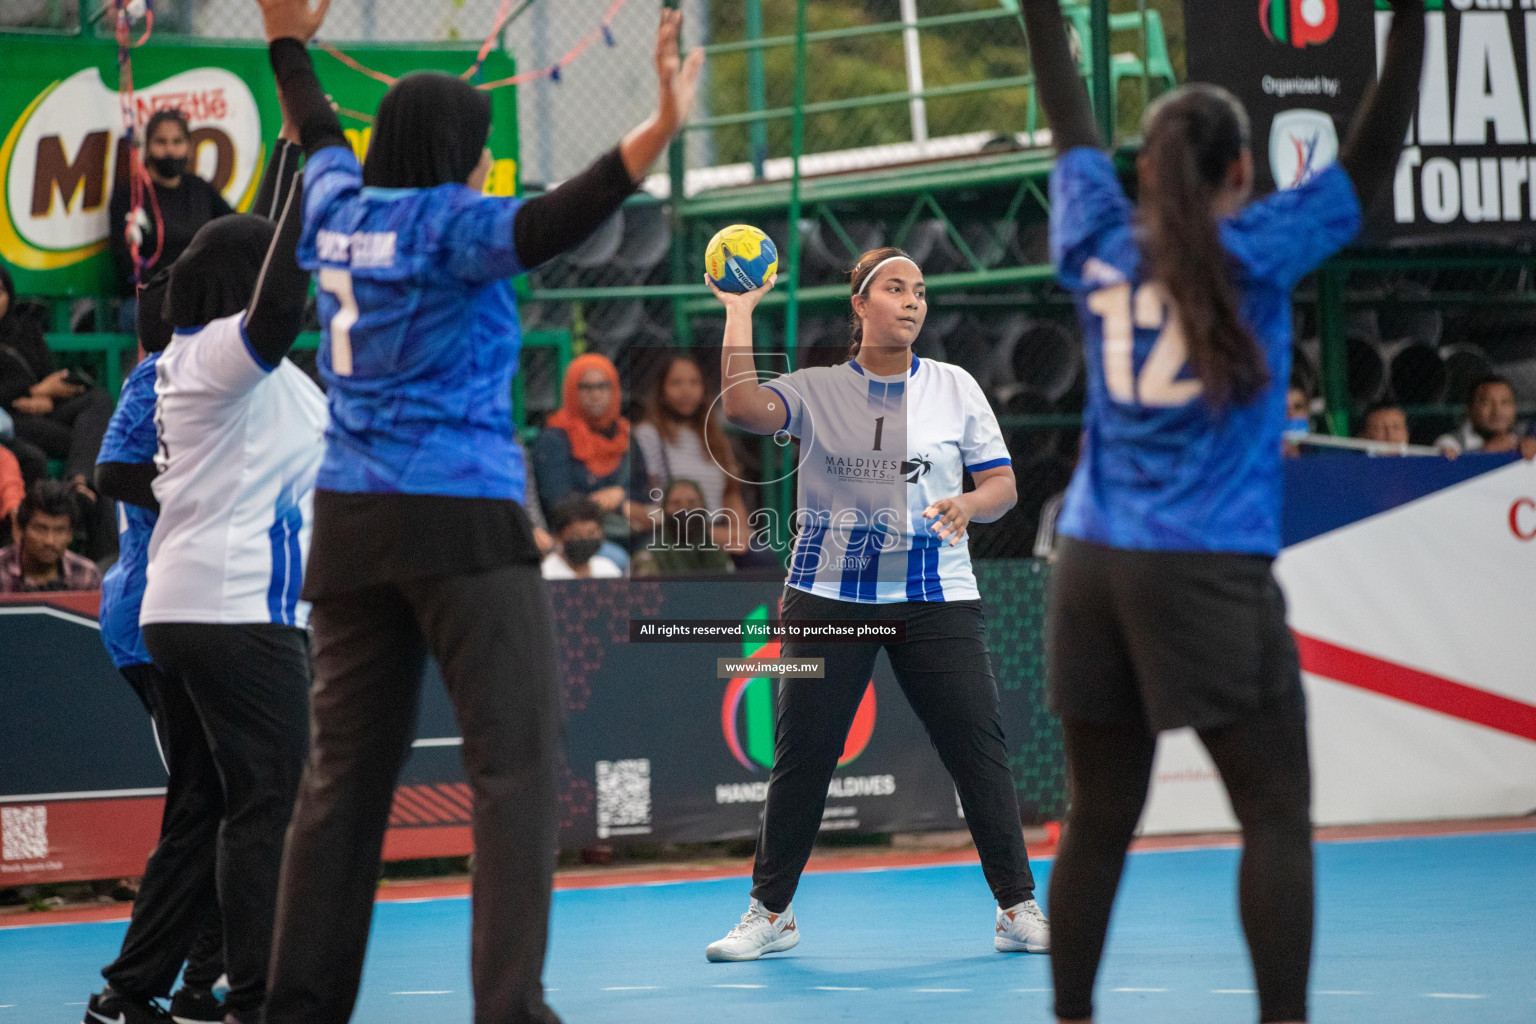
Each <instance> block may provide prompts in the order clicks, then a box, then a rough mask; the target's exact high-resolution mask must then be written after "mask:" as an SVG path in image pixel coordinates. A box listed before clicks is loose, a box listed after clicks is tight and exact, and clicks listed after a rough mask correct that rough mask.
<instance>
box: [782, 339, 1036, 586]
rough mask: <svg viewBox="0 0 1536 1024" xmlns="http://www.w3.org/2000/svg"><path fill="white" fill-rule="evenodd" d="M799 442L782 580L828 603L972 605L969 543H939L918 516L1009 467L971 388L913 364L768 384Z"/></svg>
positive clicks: (823, 372) (949, 367)
mask: <svg viewBox="0 0 1536 1024" xmlns="http://www.w3.org/2000/svg"><path fill="white" fill-rule="evenodd" d="M764 386H765V387H767V388H768V389H770V390H772V391H773V392H774V393H775V394H777V395H778V396H779V397H780V398H782V399H783V400H784V405H785V420H784V430H785V431H786V432H787V433H789V434H791V435H793V436H794V437H797V438H799V439H800V464H799V477H800V481H799V499H798V502H797V506H798V507H797V510H796V518H797V520H798V522H797V524H796V525H797V526H798V535H797V537H796V539H795V548H794V553H793V555H792V556H791V558H790V565H789V577H788V580H787V581H786V582H787V584H788V585H789V586H791V587H794V588H796V589H797V590H804V591H806V592H807V593H811V594H816V595H818V596H820V597H826V598H831V599H833V600H836V601H851V602H857V603H860V604H895V603H899V602H902V601H969V600H976V599H979V597H980V594H979V593H978V591H977V589H976V577H975V575H974V574H973V573H972V571H971V555H970V549H969V546H968V543H969V540H968V536H967V537H965V538H962V539H961V540H960V542H959V543H958V544H956V545H954V546H953V547H952V546H950V544H949V542H948V541H944V540H940V538H939V536H938V534H937V533H936V532H935V530H934V524H935V523H936V522H937V520H936V519H932V520H930V519H924V518H923V510H924V509H926V508H927V507H928V506H929V505H931V504H933V503H934V502H936V501H939V500H940V499H942V498H953V497H956V496H958V495H959V494H960V492H961V490H962V487H963V482H964V473H965V472H966V471H969V472H972V473H978V472H982V471H984V470H988V469H996V468H998V467H1000V466H1008V465H1011V462H1010V460H1009V458H1008V448H1007V446H1006V445H1005V444H1004V443H1003V436H1002V433H1001V431H1000V430H999V429H998V426H997V417H996V416H994V415H993V413H992V407H991V406H990V405H989V404H988V403H987V399H986V396H985V395H984V394H982V391H981V387H980V386H979V385H978V384H977V383H976V381H975V379H974V378H973V377H972V376H971V375H970V374H969V373H967V372H965V371H964V370H963V369H961V368H960V367H958V366H955V365H953V364H950V363H941V362H936V361H934V360H931V359H924V360H919V359H918V358H917V357H916V356H913V357H912V364H911V366H910V367H909V368H908V370H907V372H906V373H903V374H899V375H897V376H891V377H878V376H874V375H872V374H870V373H868V372H867V371H865V369H864V368H863V367H862V366H860V365H859V364H858V363H857V362H848V363H844V364H842V365H839V366H827V367H814V368H809V369H804V370H796V371H795V372H794V373H791V374H786V375H785V376H782V377H776V378H774V379H773V380H771V381H767V382H765V383H764Z"/></svg>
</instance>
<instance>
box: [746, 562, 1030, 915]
mask: <svg viewBox="0 0 1536 1024" xmlns="http://www.w3.org/2000/svg"><path fill="white" fill-rule="evenodd" d="M781 618H783V619H785V620H796V619H862V620H874V619H887V620H905V621H906V624H907V632H906V640H905V641H903V642H901V643H879V642H876V643H860V644H843V643H825V642H820V641H790V642H786V643H785V644H784V647H783V653H782V656H783V657H785V658H824V659H826V662H825V669H826V672H825V678H823V679H786V680H783V681H782V682H781V683H780V684H779V689H778V699H777V705H778V706H777V716H776V719H775V723H774V749H773V770H772V771H771V772H770V773H769V776H768V804H767V807H766V809H765V810H764V812H763V825H762V832H761V834H760V835H759V837H758V841H757V857H756V860H755V862H754V863H753V866H752V895H753V897H755V898H756V899H758V900H761V901H762V903H763V905H764V906H766V907H767V908H768V909H769V910H770V911H773V912H774V913H780V912H782V911H783V910H784V908H785V907H787V906H789V902H790V900H791V899H792V898H793V897H794V895H795V888H796V887H797V886H798V885H799V884H800V873H801V872H802V871H804V870H805V864H806V861H808V860H809V859H810V856H811V848H812V846H814V845H815V843H816V834H817V832H818V831H819V830H820V828H821V815H822V811H823V810H824V809H825V807H826V802H827V786H828V784H829V783H830V782H831V781H832V773H833V772H834V771H835V770H836V769H837V759H838V757H839V756H840V755H841V754H842V751H843V745H844V743H845V742H846V741H847V739H848V730H849V728H850V727H851V726H852V725H853V718H854V715H855V714H856V713H857V712H858V709H859V701H860V700H861V699H862V698H863V696H864V691H865V689H866V688H867V687H868V686H869V677H870V674H871V673H872V672H873V671H874V668H875V658H876V657H877V656H878V655H879V653H880V649H881V647H884V648H885V651H886V654H887V656H889V658H890V659H891V669H892V671H893V672H894V673H895V675H896V679H897V682H899V683H900V684H901V689H902V692H903V693H904V694H905V695H906V698H907V701H908V703H909V704H911V705H912V710H913V711H915V712H917V716H918V718H919V719H921V720H922V722H923V726H924V728H926V729H927V730H928V738H929V739H930V740H931V741H932V742H933V746H934V749H936V750H937V751H938V754H939V759H940V760H941V761H943V762H944V767H945V768H946V769H947V770H948V771H949V774H950V777H951V778H953V779H954V782H955V789H956V791H957V792H958V793H959V794H960V806H961V808H962V809H963V810H964V811H965V821H966V824H967V825H968V826H970V829H971V836H972V838H973V839H975V841H976V849H977V852H978V853H980V855H981V867H982V872H983V873H984V874H985V875H986V878H987V884H988V885H989V886H991V888H992V894H993V896H995V897H996V899H997V902H998V905H999V906H1001V907H1005V908H1006V907H1011V906H1013V905H1014V904H1016V903H1020V902H1022V901H1024V900H1027V899H1031V898H1033V896H1034V889H1035V879H1034V876H1033V875H1032V874H1031V873H1030V870H1029V855H1028V853H1026V852H1025V849H1024V831H1023V829H1022V828H1021V827H1020V824H1019V802H1018V795H1017V794H1016V793H1015V791H1014V788H1013V775H1012V772H1011V771H1010V770H1009V767H1008V749H1007V746H1006V744H1005V742H1004V740H1003V726H1002V721H1001V719H1000V718H999V717H998V709H997V701H998V696H997V683H996V681H995V680H994V679H993V677H992V669H991V666H990V663H989V661H988V658H987V644H986V639H985V636H986V620H985V616H984V615H983V612H982V608H981V602H980V601H932V602H925V601H910V602H905V603H901V604H882V605H870V604H857V603H854V602H849V601H834V600H831V599H830V598H824V597H818V596H816V595H814V594H808V593H806V592H805V591H803V590H797V589H794V588H788V589H786V590H785V592H784V604H783V609H782V612H781Z"/></svg>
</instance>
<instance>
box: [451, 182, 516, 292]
mask: <svg viewBox="0 0 1536 1024" xmlns="http://www.w3.org/2000/svg"><path fill="white" fill-rule="evenodd" d="M444 192H445V195H444V197H443V198H444V200H445V204H444V205H445V206H446V207H447V208H446V209H445V210H443V211H442V214H443V220H442V224H443V233H442V236H441V239H440V243H439V244H440V245H441V246H442V250H443V264H442V265H443V266H445V267H447V269H448V271H449V273H451V274H452V275H453V276H454V277H456V278H458V279H459V280H461V281H465V282H468V283H470V284H486V283H489V282H491V281H499V280H503V279H505V278H508V277H515V276H517V275H518V274H521V273H522V272H523V270H524V269H525V268H524V267H523V264H522V262H521V261H519V260H518V258H517V243H516V242H515V241H514V239H513V236H512V222H513V221H514V220H516V219H517V211H518V208H519V207H521V206H522V205H523V200H522V199H517V198H510V197H500V196H483V195H479V194H478V193H475V192H471V191H470V190H469V189H453V190H452V191H448V190H446V189H445V190H444Z"/></svg>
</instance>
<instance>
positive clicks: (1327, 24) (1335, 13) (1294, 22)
mask: <svg viewBox="0 0 1536 1024" xmlns="http://www.w3.org/2000/svg"><path fill="white" fill-rule="evenodd" d="M1259 24H1260V25H1262V26H1263V27H1264V34H1265V35H1266V36H1268V37H1269V41H1270V42H1272V43H1287V44H1289V45H1291V46H1294V47H1296V48H1297V49H1298V50H1301V49H1305V48H1306V47H1308V46H1320V45H1322V44H1323V43H1326V42H1327V41H1328V40H1330V39H1332V38H1333V34H1334V32H1336V31H1338V28H1339V0H1259Z"/></svg>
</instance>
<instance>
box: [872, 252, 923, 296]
mask: <svg viewBox="0 0 1536 1024" xmlns="http://www.w3.org/2000/svg"><path fill="white" fill-rule="evenodd" d="M896 260H906V261H907V262H908V263H910V264H912V265H913V266H914V267H917V260H914V259H913V258H912V257H911V256H887V257H886V258H885V259H883V260H881V261H880V262H879V263H876V264H875V269H874V270H871V271H870V272H869V275H868V276H867V277H865V278H864V283H863V284H862V285H860V286H859V294H860V295H863V294H864V293H865V292H867V291H869V282H871V281H873V280H874V279H875V276H876V275H877V274H879V273H880V268H881V267H883V266H885V265H886V264H887V263H894V262H895V261H896ZM917 272H918V273H919V274H921V273H922V272H923V268H922V267H917Z"/></svg>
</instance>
